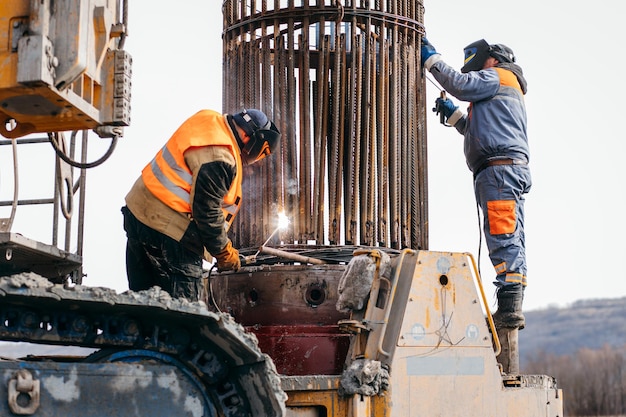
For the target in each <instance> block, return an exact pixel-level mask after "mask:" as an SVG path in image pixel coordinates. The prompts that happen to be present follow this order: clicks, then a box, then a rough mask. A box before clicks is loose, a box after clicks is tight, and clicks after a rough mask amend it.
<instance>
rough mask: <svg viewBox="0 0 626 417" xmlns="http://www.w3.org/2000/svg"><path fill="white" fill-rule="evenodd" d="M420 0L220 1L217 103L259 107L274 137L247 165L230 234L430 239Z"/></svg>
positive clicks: (398, 242) (390, 243) (414, 244)
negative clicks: (281, 216)
mask: <svg viewBox="0 0 626 417" xmlns="http://www.w3.org/2000/svg"><path fill="white" fill-rule="evenodd" d="M423 9H424V8H423V3H422V1H420V0H371V1H364V0H344V1H338V0H335V1H323V0H302V1H296V0H287V1H281V0H274V1H272V0H226V1H224V2H223V14H224V32H223V53H224V55H223V56H224V61H223V71H224V74H223V90H222V91H223V111H224V112H226V113H231V112H235V111H239V110H240V109H241V108H246V107H250V108H253V107H254V108H259V109H261V110H263V111H264V112H266V114H268V116H269V117H270V118H272V120H273V121H274V123H276V125H277V126H278V127H279V129H280V130H281V133H282V139H281V148H280V151H278V152H277V153H276V154H275V155H273V156H272V157H271V158H266V160H264V161H262V162H261V163H259V164H256V165H259V166H256V165H254V166H251V167H247V168H246V170H245V172H244V174H245V177H244V189H245V191H244V202H243V204H242V208H241V211H240V214H239V215H238V217H237V219H236V220H235V224H234V225H233V227H232V228H231V231H230V234H231V238H232V239H233V242H234V243H235V246H237V247H239V248H244V247H255V246H258V245H259V244H261V243H262V241H263V239H264V238H265V236H267V234H268V233H269V232H270V231H271V230H274V229H275V221H276V213H277V212H278V211H279V210H285V212H286V214H287V216H288V217H290V218H291V220H292V222H291V225H290V227H291V228H290V229H289V230H288V231H287V232H285V233H283V234H282V235H280V239H281V240H282V241H284V243H287V244H289V243H295V242H297V243H301V244H304V243H307V242H310V241H315V243H316V244H318V245H326V244H331V245H342V244H350V245H352V244H363V245H368V246H382V247H390V248H402V247H410V248H414V249H427V246H428V241H427V239H428V221H427V215H428V202H427V166H426V123H425V121H426V119H425V114H426V108H425V107H426V105H425V100H424V94H425V89H424V77H423V74H422V72H421V68H420V65H419V60H420V57H419V50H420V42H421V36H422V35H423V32H424V31H423Z"/></svg>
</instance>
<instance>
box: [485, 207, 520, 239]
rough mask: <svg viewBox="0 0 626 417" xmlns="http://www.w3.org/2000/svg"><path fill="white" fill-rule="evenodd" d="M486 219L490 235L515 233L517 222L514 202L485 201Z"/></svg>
mask: <svg viewBox="0 0 626 417" xmlns="http://www.w3.org/2000/svg"><path fill="white" fill-rule="evenodd" d="M487 217H488V218H489V233H491V234H492V235H501V234H504V233H513V232H515V224H516V222H517V216H516V214H515V200H495V201H487Z"/></svg>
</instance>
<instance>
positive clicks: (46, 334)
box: [0, 272, 286, 417]
mask: <svg viewBox="0 0 626 417" xmlns="http://www.w3.org/2000/svg"><path fill="white" fill-rule="evenodd" d="M0 319H1V320H0V340H5V341H20V342H31V343H37V344H48V345H66V346H79V347H84V348H95V349H98V350H97V351H96V352H94V353H91V354H90V355H87V356H85V357H71V358H64V359H63V360H57V361H56V362H54V361H52V360H51V359H50V358H36V357H26V358H21V359H20V360H17V361H11V360H0V375H1V376H2V379H3V383H5V384H6V385H5V386H7V387H8V388H9V389H8V394H7V391H6V390H2V391H3V392H0V404H2V405H0V410H2V407H3V406H4V405H6V404H7V403H8V404H9V406H11V387H14V386H18V387H19V386H20V382H22V386H23V385H24V381H35V380H36V381H41V384H40V386H39V388H38V390H39V391H38V392H37V398H36V400H37V407H35V408H36V410H34V411H33V412H32V413H29V412H28V411H29V410H31V408H32V407H31V405H30V402H32V401H33V397H34V394H33V393H29V395H30V397H27V398H26V400H24V399H22V403H23V404H22V405H20V403H19V401H17V400H15V404H13V405H14V406H15V407H17V411H18V412H16V411H15V409H11V411H12V412H14V413H15V414H25V415H37V416H47V415H61V414H59V413H60V400H59V395H58V387H54V386H51V385H50V384H51V382H52V381H55V379H54V378H56V377H55V375H56V373H55V372H58V374H59V375H62V376H61V377H60V378H57V379H56V380H57V381H58V380H62V381H64V384H65V385H67V382H68V381H67V378H68V375H78V377H77V378H76V379H77V381H75V382H76V383H75V384H74V385H73V387H74V388H75V389H77V390H81V389H82V392H83V393H87V392H89V391H90V388H92V387H93V385H94V384H95V382H94V381H102V380H103V377H102V375H105V374H107V375H109V376H110V377H111V378H110V381H108V382H106V381H105V382H104V383H105V384H108V385H107V387H109V388H108V389H107V390H105V391H104V392H103V391H102V388H100V390H97V389H94V396H95V398H94V396H87V395H83V396H80V395H74V396H73V397H72V396H70V397H67V396H65V397H62V399H63V400H65V401H66V402H70V403H71V402H72V401H67V398H70V399H72V398H73V399H74V401H82V402H84V406H83V403H81V404H80V407H76V406H77V404H75V403H74V404H72V405H71V406H70V405H69V404H68V407H67V410H74V411H73V412H81V413H83V414H80V415H91V416H98V415H110V411H108V408H107V407H114V408H113V409H112V411H114V412H115V415H118V416H121V415H124V416H126V415H128V416H135V415H146V414H147V413H148V411H149V414H150V415H151V416H159V415H193V416H225V417H234V416H237V417H239V416H283V415H284V414H285V405H284V403H285V401H286V394H285V393H284V391H282V389H281V387H280V378H279V376H278V374H277V372H276V369H275V367H274V364H273V362H272V361H271V359H270V358H269V357H268V356H267V355H265V354H264V353H262V352H261V351H260V349H259V348H258V344H257V340H256V337H255V336H254V335H253V334H250V333H247V332H246V331H245V329H244V328H243V327H242V326H241V325H239V324H238V323H236V322H235V321H234V320H233V319H232V317H230V316H229V315H228V314H218V313H214V312H211V311H208V310H207V308H206V306H205V304H204V303H192V302H188V301H186V300H181V299H173V298H171V297H170V296H169V294H167V293H166V292H164V291H161V290H160V289H158V287H155V288H153V289H151V290H148V291H140V292H131V291H128V292H125V293H122V294H117V293H116V292H115V291H114V290H111V289H108V288H100V287H95V288H94V287H84V286H80V285H76V286H68V285H61V284H53V283H51V282H50V281H49V280H47V279H46V278H43V277H41V276H39V275H37V274H34V273H31V272H28V273H23V274H16V275H11V276H7V277H1V278H0ZM51 362H52V363H51ZM24 371H26V372H24ZM121 374H124V378H121V379H120V375H121ZM138 374H141V375H142V376H141V378H137V377H136V375H138ZM90 375H91V376H94V375H95V376H97V377H98V378H96V379H94V381H91V379H90V378H89V376H90ZM129 375H133V376H132V377H129ZM81 376H82V377H83V379H85V381H86V383H85V384H83V385H80V381H78V380H79V379H80V377H81ZM147 376H149V377H147ZM133 378H135V379H133ZM168 378H170V379H168ZM113 381H118V382H117V383H113ZM119 381H125V383H120V382H119ZM167 381H170V383H169V385H168V382H167ZM46 384H48V385H46ZM128 384H130V386H132V387H133V390H134V391H135V392H132V391H133V390H129V389H127V388H128V386H129V385H128ZM172 384H173V385H172ZM181 384H184V386H183V385H181ZM60 385H63V384H60ZM174 385H175V387H174ZM29 386H30V385H29ZM150 387H154V389H151V388H150ZM125 388H126V391H124V389H125ZM163 388H167V389H166V390H165V391H163V395H162V394H159V390H162V389H163ZM181 388H182V391H183V392H185V393H186V397H185V396H184V395H183V396H181V393H180V392H181ZM65 389H67V387H65ZM55 390H57V394H56V395H55ZM123 391H124V392H123ZM129 391H130V393H129ZM190 392H192V393H193V395H192V394H190ZM124 393H126V394H124ZM18 394H19V393H18ZM144 394H145V395H146V397H145V399H146V400H147V401H146V402H147V403H148V404H151V405H150V406H149V407H150V410H147V409H146V408H145V407H147V406H145V405H144V406H140V405H137V406H136V407H128V404H125V405H126V406H125V407H122V406H119V407H115V403H116V402H118V401H133V402H138V401H139V398H140V397H141V396H142V395H144ZM4 395H7V399H6V400H5V399H3V398H1V397H2V396H4ZM190 395H192V398H190ZM99 396H100V397H104V398H98V397H99ZM86 397H88V398H89V400H87V399H86ZM16 398H18V399H19V396H17V397H16ZM105 399H106V400H105ZM29 401H30V402H29ZM46 401H49V402H50V404H47V403H46ZM61 402H63V401H61ZM104 404H106V405H107V406H104ZM47 406H49V407H48V408H49V409H48V410H47V411H46V407H47ZM179 406H180V410H181V411H180V412H179V414H176V412H173V411H175V410H176V407H179ZM29 407H30V408H29ZM85 407H87V408H89V407H92V408H93V410H91V409H90V410H89V412H86V411H87V410H86V408H85ZM142 407H144V408H142ZM23 411H26V412H23ZM31 411H32V410H31ZM67 415H73V414H67ZM77 415H78V414H77Z"/></svg>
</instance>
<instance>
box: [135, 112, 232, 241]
mask: <svg viewBox="0 0 626 417" xmlns="http://www.w3.org/2000/svg"><path fill="white" fill-rule="evenodd" d="M198 146H226V147H228V148H229V149H230V151H231V153H232V154H233V156H234V157H235V161H236V169H237V172H236V174H235V178H234V179H233V182H232V184H231V187H230V189H229V190H228V192H227V193H226V195H225V196H224V201H223V202H222V213H223V215H224V228H225V229H226V230H228V229H229V228H230V226H231V224H232V223H233V220H234V219H235V216H236V214H237V212H238V211H239V206H240V204H241V180H242V175H241V173H242V170H243V168H242V163H241V155H240V154H239V151H238V149H239V146H238V145H237V141H236V139H235V137H234V136H233V134H232V132H231V130H230V127H228V124H227V121H226V118H225V117H224V116H223V115H222V114H221V113H218V112H215V111H212V110H201V111H199V112H198V113H196V114H195V115H193V116H191V117H190V118H189V119H187V120H186V121H185V122H184V123H183V124H182V125H181V126H180V127H179V128H178V130H177V131H176V132H175V133H174V134H173V135H172V137H171V138H170V140H169V141H168V142H167V143H166V144H165V146H163V148H161V150H159V152H158V153H157V154H156V156H155V157H154V158H153V159H152V161H150V163H149V164H148V165H146V167H145V168H144V169H143V171H142V178H143V181H144V183H145V185H146V187H147V188H148V190H150V192H151V193H152V194H154V195H155V196H156V197H157V198H158V199H159V200H160V201H162V202H163V203H164V204H166V205H167V206H168V207H170V208H172V209H173V210H176V211H178V212H181V213H191V184H192V182H193V177H192V173H191V171H190V170H189V168H188V167H187V165H186V163H185V157H184V153H185V151H186V150H187V149H189V148H191V147H198Z"/></svg>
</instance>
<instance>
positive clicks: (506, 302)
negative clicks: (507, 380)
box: [493, 284, 526, 375]
mask: <svg viewBox="0 0 626 417" xmlns="http://www.w3.org/2000/svg"><path fill="white" fill-rule="evenodd" d="M497 298H498V310H497V311H496V312H495V313H494V314H493V322H494V324H495V326H496V332H497V333H498V339H499V340H500V348H501V350H500V354H499V355H498V356H497V358H496V359H497V361H498V363H499V364H500V365H501V366H502V372H503V373H505V374H507V375H518V374H519V344H518V331H519V330H521V329H523V328H524V326H525V325H526V320H525V318H524V314H522V302H523V299H524V287H523V286H522V285H521V284H513V285H506V286H501V287H499V288H498V293H497Z"/></svg>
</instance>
